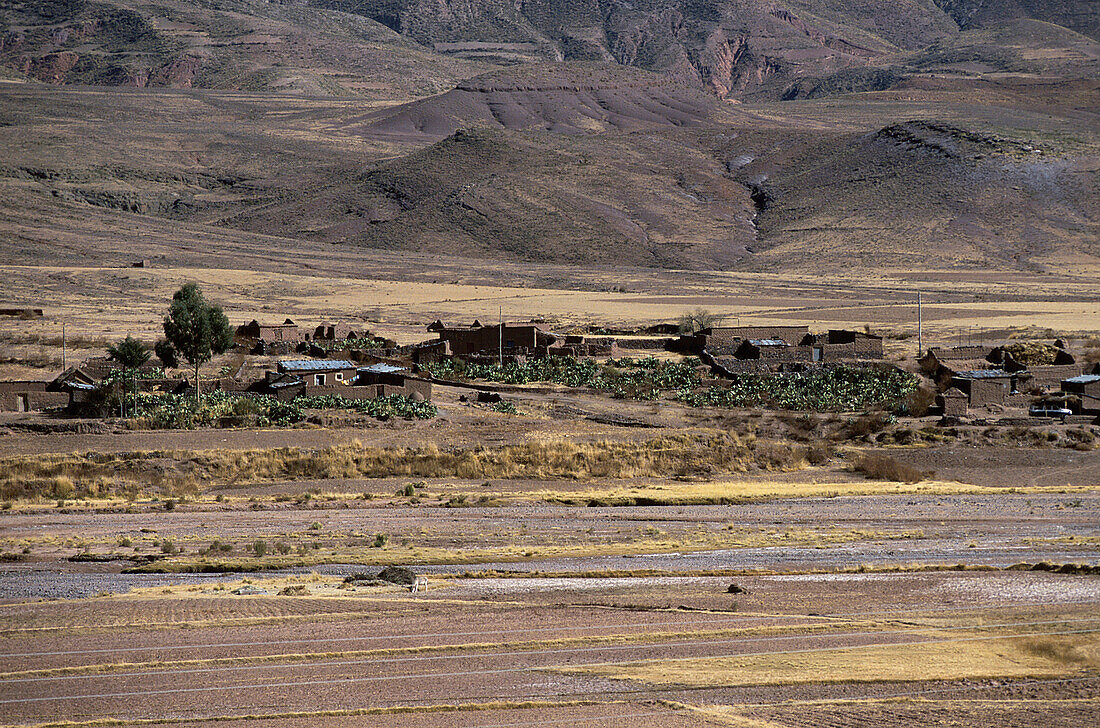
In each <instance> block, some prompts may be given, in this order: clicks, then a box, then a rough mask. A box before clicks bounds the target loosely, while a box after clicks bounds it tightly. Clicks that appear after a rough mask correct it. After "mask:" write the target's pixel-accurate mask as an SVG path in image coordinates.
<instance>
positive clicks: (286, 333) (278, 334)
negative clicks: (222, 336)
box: [237, 319, 301, 344]
mask: <svg viewBox="0 0 1100 728" xmlns="http://www.w3.org/2000/svg"><path fill="white" fill-rule="evenodd" d="M237 338H238V339H254V340H258V341H265V342H267V343H269V344H273V343H276V342H295V341H298V340H299V339H300V338H301V334H300V332H299V330H298V324H296V323H294V322H293V321H291V320H290V319H287V320H286V321H283V323H281V324H261V323H260V322H259V321H257V320H256V319H252V320H251V321H249V322H248V323H247V324H242V325H241V326H238V327H237Z"/></svg>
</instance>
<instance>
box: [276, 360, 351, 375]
mask: <svg viewBox="0 0 1100 728" xmlns="http://www.w3.org/2000/svg"><path fill="white" fill-rule="evenodd" d="M354 368H355V364H353V363H351V362H350V361H347V360H346V359H288V360H286V361H281V362H279V371H281V372H290V371H293V372H330V371H335V370H339V369H354Z"/></svg>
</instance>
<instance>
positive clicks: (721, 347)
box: [680, 326, 810, 354]
mask: <svg viewBox="0 0 1100 728" xmlns="http://www.w3.org/2000/svg"><path fill="white" fill-rule="evenodd" d="M809 335H810V329H809V327H808V326H712V327H710V328H706V329H703V330H702V331H700V332H699V333H697V334H693V335H684V336H681V337H680V339H681V345H683V346H686V347H687V348H688V350H689V351H695V352H699V351H701V350H703V349H706V350H707V351H709V352H710V353H711V354H733V353H734V352H736V351H737V349H738V348H740V346H741V344H742V343H743V342H745V341H752V340H757V341H764V340H778V341H783V342H784V343H786V344H787V345H798V344H801V343H802V342H803V340H804V339H806V338H807V337H808V336H809Z"/></svg>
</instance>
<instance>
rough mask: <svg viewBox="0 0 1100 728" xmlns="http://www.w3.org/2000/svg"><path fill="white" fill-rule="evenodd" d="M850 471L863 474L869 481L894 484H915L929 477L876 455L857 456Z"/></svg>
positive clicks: (885, 456) (908, 466) (884, 456)
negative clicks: (888, 481) (891, 482)
mask: <svg viewBox="0 0 1100 728" xmlns="http://www.w3.org/2000/svg"><path fill="white" fill-rule="evenodd" d="M852 469H853V470H855V471H856V472H860V473H863V475H864V476H866V477H867V478H868V479H870V480H890V481H893V482H896V483H916V482H919V481H921V480H925V479H926V478H928V477H929V474H928V473H922V472H921V471H920V470H918V469H916V468H914V467H912V466H910V465H906V464H905V463H901V462H898V461H897V460H895V459H894V458H892V457H889V456H887V455H881V454H877V453H864V454H861V455H859V456H858V457H856V458H855V460H854V461H853V463H852Z"/></svg>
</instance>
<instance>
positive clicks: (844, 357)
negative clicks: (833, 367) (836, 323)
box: [802, 329, 883, 361]
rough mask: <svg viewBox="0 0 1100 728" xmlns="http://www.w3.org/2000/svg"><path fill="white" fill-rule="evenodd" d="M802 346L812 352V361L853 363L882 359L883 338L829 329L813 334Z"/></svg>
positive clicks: (859, 332) (860, 332)
mask: <svg viewBox="0 0 1100 728" xmlns="http://www.w3.org/2000/svg"><path fill="white" fill-rule="evenodd" d="M802 345H803V346H806V347H809V348H810V350H811V356H810V359H811V361H853V360H856V361H858V360H868V359H882V357H883V350H882V337H881V336H877V335H875V334H868V333H864V332H862V331H847V330H844V329H829V331H827V332H826V333H824V334H811V335H810V336H808V337H807V338H805V339H803V341H802Z"/></svg>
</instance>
